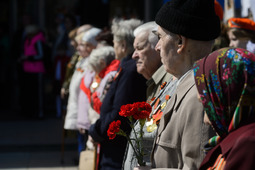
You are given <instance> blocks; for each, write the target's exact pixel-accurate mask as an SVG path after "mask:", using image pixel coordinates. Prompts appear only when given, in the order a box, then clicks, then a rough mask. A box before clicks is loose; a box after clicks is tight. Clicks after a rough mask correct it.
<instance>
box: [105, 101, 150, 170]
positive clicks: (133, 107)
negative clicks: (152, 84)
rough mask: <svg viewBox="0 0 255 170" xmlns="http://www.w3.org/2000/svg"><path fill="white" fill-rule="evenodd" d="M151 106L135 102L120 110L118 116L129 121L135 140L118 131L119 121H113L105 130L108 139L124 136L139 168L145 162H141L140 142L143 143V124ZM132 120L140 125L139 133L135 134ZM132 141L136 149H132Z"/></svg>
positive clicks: (141, 150) (141, 147)
mask: <svg viewBox="0 0 255 170" xmlns="http://www.w3.org/2000/svg"><path fill="white" fill-rule="evenodd" d="M151 110H152V108H151V105H150V104H148V103H146V102H136V103H133V104H127V105H123V106H121V108H120V112H119V115H120V116H124V117H127V118H128V119H129V121H130V127H131V128H132V130H133V131H134V134H135V138H134V139H133V138H130V137H129V135H127V134H126V133H125V132H124V131H123V130H121V129H120V125H121V121H120V120H117V121H113V122H112V123H111V124H110V125H109V129H108V130H107V135H108V136H109V139H111V140H112V139H114V138H115V137H116V135H122V136H125V137H126V138H127V140H128V142H129V143H130V145H131V146H132V148H133V150H134V153H135V155H136V158H137V160H138V163H139V165H140V166H144V165H145V162H144V161H143V155H144V153H143V146H142V144H141V142H142V141H143V127H144V124H145V121H146V119H147V118H149V115H150V113H151ZM133 120H138V121H139V123H140V127H141V128H140V131H139V132H137V131H135V129H134V125H133V123H132V122H133ZM132 141H135V142H136V146H138V147H137V148H135V147H134V145H133V143H132Z"/></svg>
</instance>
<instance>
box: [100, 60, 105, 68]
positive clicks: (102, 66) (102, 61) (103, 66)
mask: <svg viewBox="0 0 255 170" xmlns="http://www.w3.org/2000/svg"><path fill="white" fill-rule="evenodd" d="M100 67H101V68H102V69H104V68H105V67H106V62H105V60H104V59H100Z"/></svg>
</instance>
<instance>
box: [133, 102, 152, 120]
mask: <svg viewBox="0 0 255 170" xmlns="http://www.w3.org/2000/svg"><path fill="white" fill-rule="evenodd" d="M134 107H135V108H137V111H136V112H135V114H134V115H133V117H134V119H136V120H138V119H145V118H148V117H149V116H150V113H151V110H152V108H151V105H150V104H148V103H147V102H137V103H134Z"/></svg>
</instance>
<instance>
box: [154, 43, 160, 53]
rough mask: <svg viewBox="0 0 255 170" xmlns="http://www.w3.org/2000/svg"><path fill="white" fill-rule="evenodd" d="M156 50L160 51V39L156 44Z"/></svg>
mask: <svg viewBox="0 0 255 170" xmlns="http://www.w3.org/2000/svg"><path fill="white" fill-rule="evenodd" d="M155 50H156V51H158V52H160V44H159V41H158V43H157V44H156V46H155Z"/></svg>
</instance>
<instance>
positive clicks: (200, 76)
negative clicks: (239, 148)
mask: <svg viewBox="0 0 255 170" xmlns="http://www.w3.org/2000/svg"><path fill="white" fill-rule="evenodd" d="M194 75H195V82H196V86H197V89H198V92H199V95H200V98H201V101H202V103H203V106H204V110H205V112H206V114H207V116H208V118H209V120H210V122H211V124H212V126H213V128H214V130H215V131H216V132H217V134H218V135H219V136H215V137H213V138H211V139H210V140H209V141H208V144H207V145H206V146H205V150H210V149H211V148H212V147H213V146H215V145H216V144H218V143H219V142H220V141H221V140H222V139H223V138H225V137H226V136H227V135H228V134H229V133H230V132H231V131H233V130H234V129H236V128H238V126H239V125H240V122H241V121H243V120H247V119H248V118H249V116H250V115H249V113H250V112H245V113H244V112H242V111H241V110H242V107H240V106H244V105H246V106H247V105H248V106H251V105H254V100H255V97H254V96H255V95H254V94H255V88H254V87H255V86H254V85H255V55H254V54H253V53H251V52H249V51H247V50H245V49H241V48H223V49H219V50H217V51H214V52H212V53H211V54H210V55H208V56H207V57H205V58H202V59H201V60H199V61H197V62H196V63H195V64H194Z"/></svg>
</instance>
